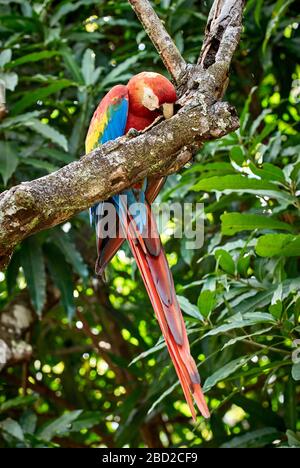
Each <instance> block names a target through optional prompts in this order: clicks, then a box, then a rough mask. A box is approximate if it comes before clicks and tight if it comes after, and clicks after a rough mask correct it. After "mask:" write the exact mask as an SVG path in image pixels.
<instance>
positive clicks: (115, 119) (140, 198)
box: [85, 72, 209, 419]
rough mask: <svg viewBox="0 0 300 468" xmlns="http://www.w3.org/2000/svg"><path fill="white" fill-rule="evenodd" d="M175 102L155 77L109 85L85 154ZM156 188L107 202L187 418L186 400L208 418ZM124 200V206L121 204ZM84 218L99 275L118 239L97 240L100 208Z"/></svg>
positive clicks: (166, 84) (145, 186) (152, 184)
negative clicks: (92, 233)
mask: <svg viewBox="0 0 300 468" xmlns="http://www.w3.org/2000/svg"><path fill="white" fill-rule="evenodd" d="M175 101H176V91H175V88H174V86H173V85H172V83H171V82H170V81H169V80H168V79H167V78H165V77H164V76H162V75H160V74H158V73H153V72H142V73H139V74H138V75H136V76H134V77H133V78H131V79H130V81H129V82H128V84H127V86H123V85H117V86H114V87H113V88H112V89H111V90H110V91H109V92H108V93H107V94H106V96H105V97H104V98H103V99H102V101H101V102H100V104H99V105H98V107H97V109H96V111H95V113H94V115H93V118H92V120H91V123H90V126H89V130H88V133H87V137H86V142H85V143H86V152H87V153H89V152H90V151H92V150H93V149H95V148H96V147H98V146H99V145H101V144H104V143H106V142H107V141H109V140H114V139H116V138H118V137H120V136H122V135H125V134H126V133H127V132H128V131H129V130H130V129H136V130H138V131H140V130H144V129H145V128H147V127H148V126H149V125H151V124H152V123H153V122H154V120H155V119H156V118H157V117H158V116H159V115H161V110H163V114H164V116H165V117H166V118H169V117H171V116H172V115H173V105H174V103H175ZM162 184H163V179H162V178H160V179H151V180H148V181H144V183H140V184H137V185H135V186H134V187H133V188H132V189H129V190H126V191H124V192H123V193H122V194H121V196H120V195H115V196H113V197H112V198H111V199H110V202H111V203H113V205H114V206H115V209H116V212H117V213H118V216H119V218H120V221H121V225H122V228H123V230H124V231H125V234H126V237H127V240H128V242H129V245H130V247H131V250H132V253H133V255H134V257H135V260H136V262H137V265H138V267H139V270H140V273H141V275H142V278H143V281H144V284H145V287H146V289H147V292H148V295H149V298H150V300H151V302H152V306H153V309H154V311H155V314H156V317H157V320H158V323H159V325H160V327H161V331H162V333H163V336H164V339H165V341H166V344H167V347H168V350H169V353H170V356H171V359H172V361H173V364H174V366H175V369H176V372H177V375H178V378H179V380H180V383H181V386H182V389H183V392H184V395H185V398H186V401H187V403H188V405H189V408H190V410H191V413H192V416H193V418H194V419H195V418H196V415H195V409H194V406H193V401H192V397H191V395H193V397H194V400H195V402H196V404H197V406H198V408H199V409H200V411H201V413H202V415H203V416H204V417H206V418H208V417H209V410H208V407H207V404H206V401H205V398H204V396H203V393H202V390H201V386H200V377H199V374H198V370H197V367H196V364H195V362H194V360H193V358H192V356H191V354H190V347H189V342H188V338H187V333H186V329H185V325H184V321H183V318H182V314H181V310H180V307H179V304H178V300H177V298H176V294H175V288H174V283H173V278H172V275H171V272H170V269H169V266H168V263H167V260H166V256H165V253H164V250H163V247H162V244H161V241H160V238H159V234H158V231H157V227H156V223H155V220H154V217H153V215H152V213H151V209H150V204H151V203H152V201H153V200H154V199H155V197H156V196H157V194H158V192H159V190H160V188H161V186H162ZM124 195H125V196H126V198H127V200H126V201H127V204H124ZM136 202H139V203H142V207H143V208H144V214H143V215H142V216H139V218H137V217H136V215H135V214H133V213H132V211H131V210H130V207H131V206H132V204H133V203H136ZM90 214H91V220H92V222H93V223H94V225H95V228H96V235H97V250H98V259H97V262H96V272H97V273H98V274H100V275H102V274H103V272H104V269H105V266H106V265H107V263H108V262H109V261H110V259H111V258H112V257H113V256H114V254H115V253H116V251H117V250H118V248H119V247H120V246H121V245H122V242H123V240H124V239H123V238H122V236H121V235H120V234H119V233H117V236H116V237H115V238H113V239H103V238H102V237H103V236H102V235H101V232H100V231H101V218H102V216H103V209H102V204H101V203H99V204H96V205H94V206H93V207H92V208H91V210H90ZM146 226H147V229H148V232H147V233H146V229H145V227H146ZM149 227H150V228H149ZM149 232H150V234H149Z"/></svg>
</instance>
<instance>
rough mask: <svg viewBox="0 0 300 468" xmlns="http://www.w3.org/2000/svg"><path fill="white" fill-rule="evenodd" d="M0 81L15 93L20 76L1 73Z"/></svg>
mask: <svg viewBox="0 0 300 468" xmlns="http://www.w3.org/2000/svg"><path fill="white" fill-rule="evenodd" d="M0 81H2V82H3V83H4V86H5V88H6V89H9V91H14V90H15V88H16V86H17V84H18V75H17V74H16V73H0Z"/></svg>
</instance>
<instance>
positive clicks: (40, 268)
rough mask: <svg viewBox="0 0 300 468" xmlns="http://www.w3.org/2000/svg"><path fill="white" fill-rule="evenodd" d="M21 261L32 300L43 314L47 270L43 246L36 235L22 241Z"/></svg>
mask: <svg viewBox="0 0 300 468" xmlns="http://www.w3.org/2000/svg"><path fill="white" fill-rule="evenodd" d="M20 263H21V266H22V268H23V271H24V276H25V279H26V283H27V286H28V289H29V293H30V298H31V302H32V304H33V306H34V308H35V310H36V312H37V314H39V315H41V313H42V310H43V307H44V305H45V301H46V272H45V263H44V257H43V252H42V248H41V246H40V243H39V242H38V241H37V239H36V237H34V236H33V237H29V238H28V239H25V241H24V242H23V243H22V246H21V250H20Z"/></svg>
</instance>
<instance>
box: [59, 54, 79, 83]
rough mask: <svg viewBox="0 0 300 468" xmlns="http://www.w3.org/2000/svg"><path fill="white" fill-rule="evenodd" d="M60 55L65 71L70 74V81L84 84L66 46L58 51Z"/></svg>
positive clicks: (72, 56)
mask: <svg viewBox="0 0 300 468" xmlns="http://www.w3.org/2000/svg"><path fill="white" fill-rule="evenodd" d="M60 54H61V56H62V58H63V60H64V64H65V66H66V68H67V70H68V71H69V73H70V74H71V77H72V79H73V80H74V81H76V83H77V84H84V80H83V76H82V73H81V70H80V68H79V66H78V64H77V62H76V60H75V58H74V55H73V53H72V51H71V49H69V48H67V47H66V46H63V47H62V48H61V50H60Z"/></svg>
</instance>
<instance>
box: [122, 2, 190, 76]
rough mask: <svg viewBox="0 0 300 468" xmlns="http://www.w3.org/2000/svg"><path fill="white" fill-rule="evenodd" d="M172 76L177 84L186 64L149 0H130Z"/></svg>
mask: <svg viewBox="0 0 300 468" xmlns="http://www.w3.org/2000/svg"><path fill="white" fill-rule="evenodd" d="M128 1H129V3H130V4H131V6H132V8H133V10H134V11H135V13H136V15H137V17H138V18H139V20H140V22H141V23H142V25H143V27H144V29H145V31H146V33H147V34H148V36H149V38H150V39H151V41H152V43H153V45H154V46H155V47H156V50H157V52H158V53H159V55H160V56H161V58H162V61H163V62H164V64H165V67H166V68H167V70H168V72H169V73H170V75H171V76H172V77H173V79H174V80H175V82H176V83H178V82H179V80H180V77H181V76H182V75H183V74H184V72H185V70H186V66H187V64H186V62H185V60H184V59H183V57H182V56H181V54H180V52H179V50H178V49H177V47H176V45H175V44H174V42H173V40H172V38H171V36H170V35H169V33H168V32H167V31H166V29H165V27H164V26H163V24H162V22H161V20H160V19H159V17H158V16H157V14H156V13H155V11H154V10H153V8H152V6H151V4H150V2H149V1H148V0H128Z"/></svg>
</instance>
